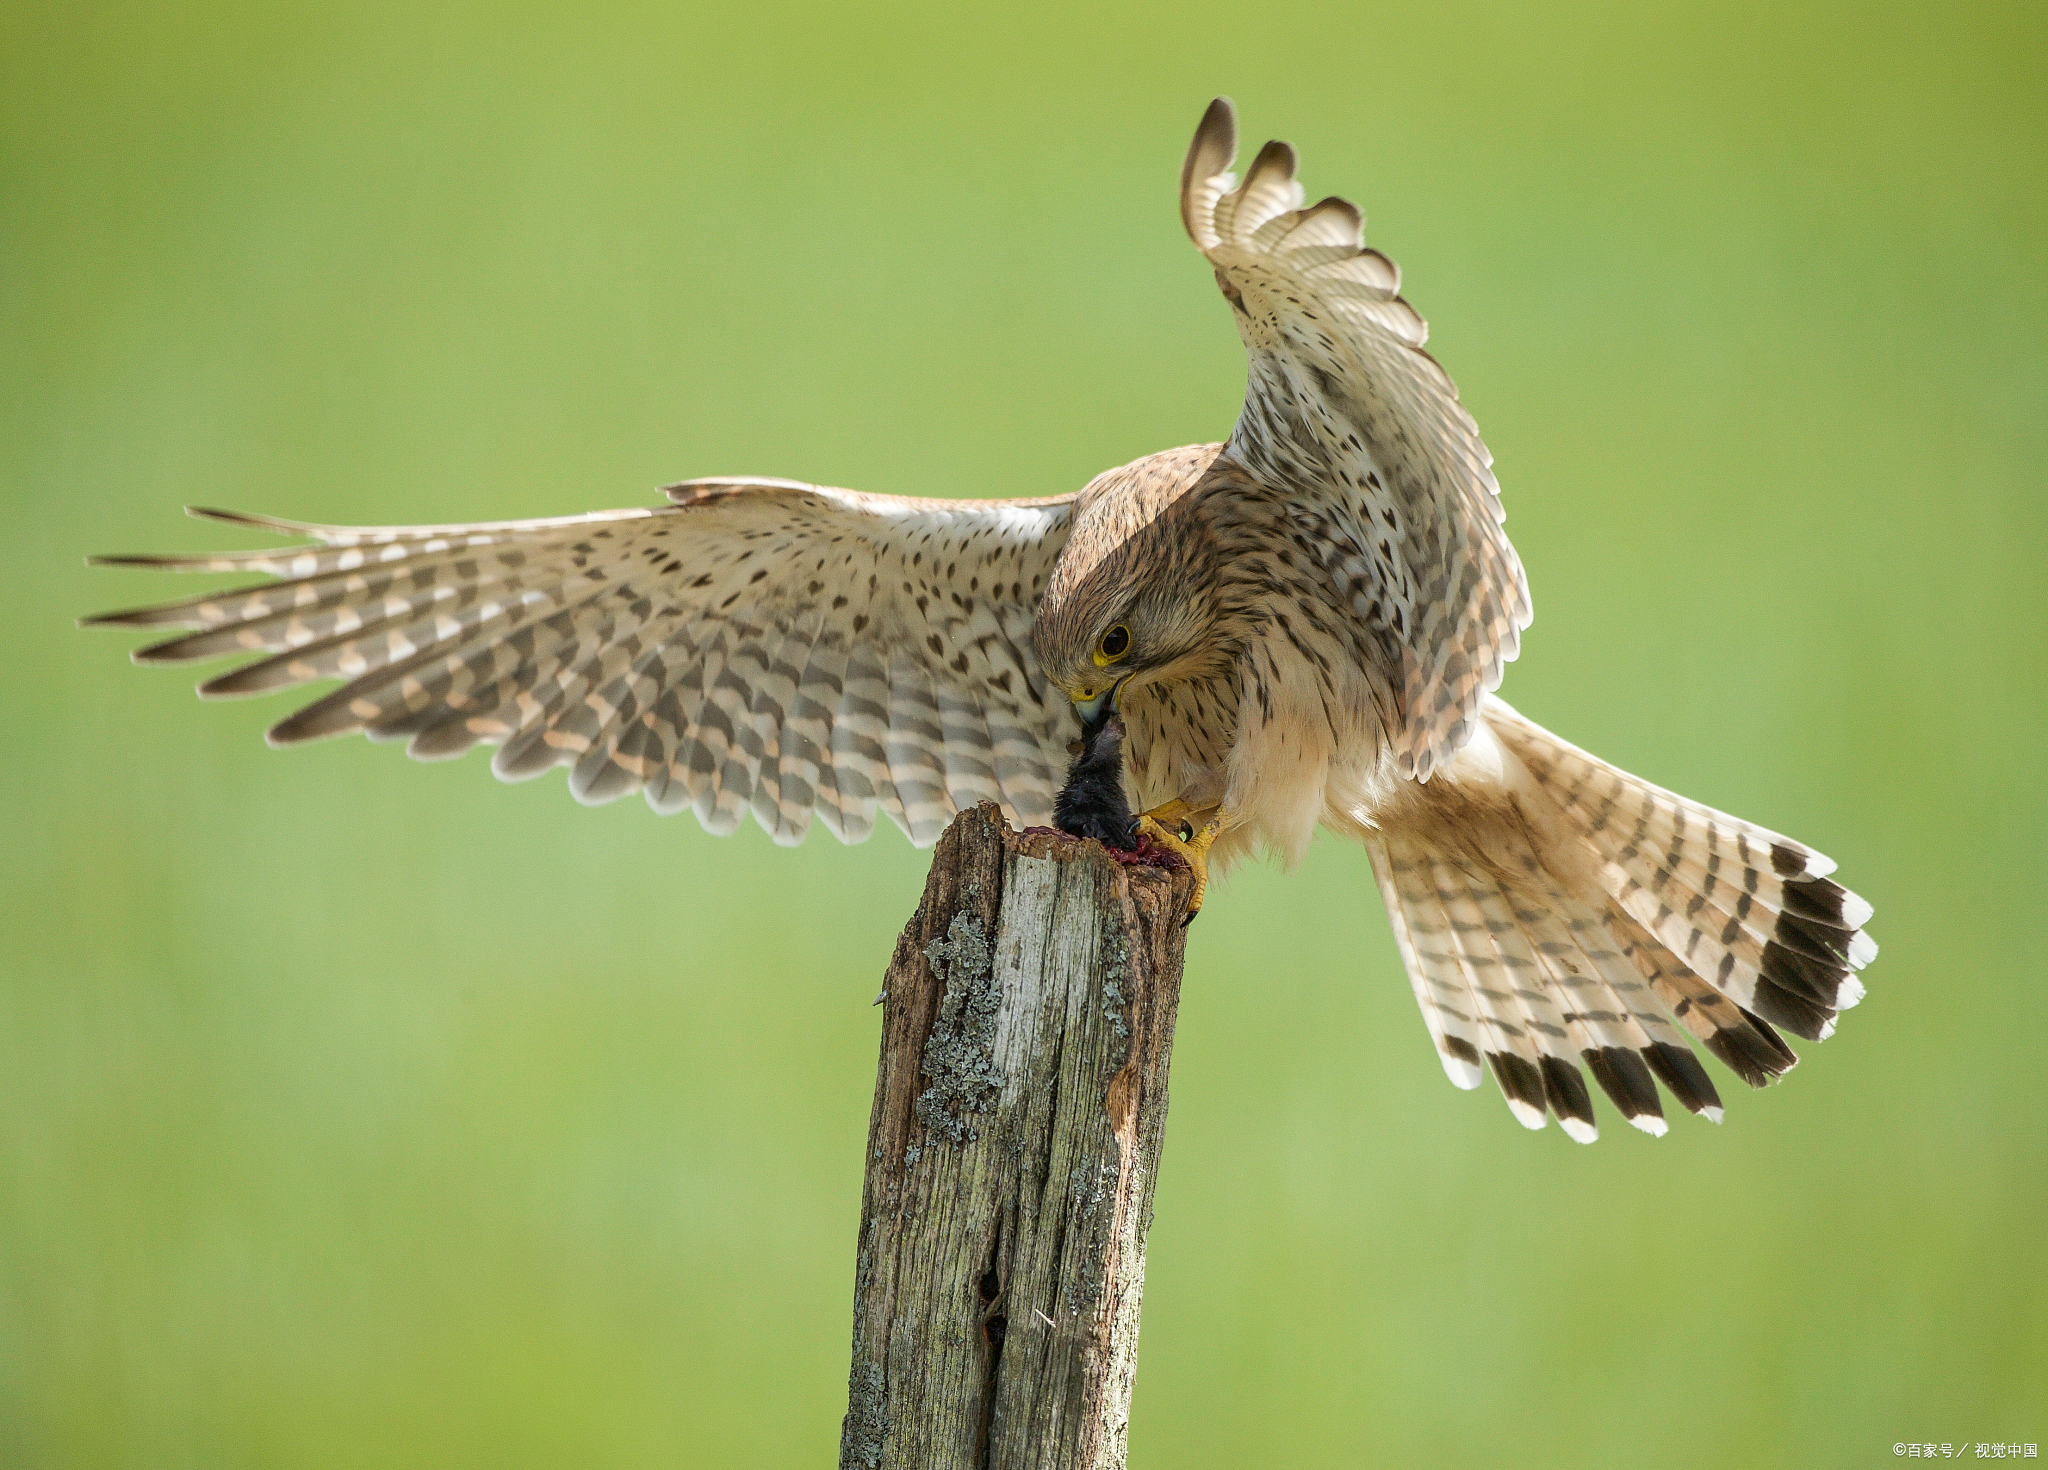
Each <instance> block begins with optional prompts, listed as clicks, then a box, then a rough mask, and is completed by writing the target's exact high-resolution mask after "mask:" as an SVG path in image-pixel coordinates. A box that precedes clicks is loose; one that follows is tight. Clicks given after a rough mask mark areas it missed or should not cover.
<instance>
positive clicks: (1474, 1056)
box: [1365, 835, 1486, 1092]
mask: <svg viewBox="0 0 2048 1470" xmlns="http://www.w3.org/2000/svg"><path fill="white" fill-rule="evenodd" d="M1365 846H1366V852H1367V853H1368V855H1370V857H1371V858H1372V869H1373V876H1374V877H1375V878H1376V879H1378V881H1379V887H1380V897H1381V898H1382V899H1383V900H1385V902H1386V905H1387V914H1388V916H1389V918H1390V919H1391V920H1392V921H1393V929H1394V943H1395V945H1396V947H1398V948H1399V949H1400V951H1401V961H1402V964H1403V966H1404V967H1405V968H1406V969H1407V971H1408V983H1409V986H1410V988H1411V989H1413V990H1414V992H1415V1004H1416V1005H1417V1006H1418V1007H1419V1008H1420V1009H1421V1011H1422V1023H1423V1025H1424V1026H1426V1027H1428V1028H1429V1039H1430V1040H1431V1041H1433V1042H1435V1043H1436V1054H1437V1060H1438V1061H1440V1062H1442V1063H1443V1068H1444V1074H1445V1075H1446V1076H1448V1077H1449V1078H1450V1079H1451V1085H1452V1086H1454V1087H1458V1088H1461V1089H1463V1090H1465V1091H1467V1092H1469V1091H1471V1090H1472V1089H1473V1088H1475V1087H1477V1086H1478V1085H1479V1083H1480V1080H1481V1079H1482V1078H1483V1077H1484V1076H1485V1075H1486V1074H1485V1072H1484V1070H1482V1067H1483V1064H1482V1059H1481V1051H1480V1034H1479V1018H1478V1015H1477V1013H1476V1012H1475V1011H1474V1010H1473V1009H1472V1003H1471V997H1470V995H1469V993H1468V991H1467V989H1466V985H1465V976H1464V972H1463V971H1462V970H1461V969H1460V968H1459V967H1458V965H1457V963H1456V962H1455V961H1454V960H1452V959H1450V958H1449V956H1448V955H1446V954H1445V953H1444V951H1443V950H1442V948H1441V947H1440V946H1439V945H1437V944H1436V943H1435V942H1434V936H1433V935H1425V934H1424V933H1423V932H1422V931H1421V927H1420V926H1421V925H1422V923H1423V922H1424V921H1425V917H1426V913H1427V908H1428V904H1427V900H1426V899H1425V898H1424V896H1423V893H1422V888H1421V878H1420V877H1419V875H1418V874H1417V871H1416V868H1415V865H1414V863H1413V862H1412V861H1410V859H1409V857H1408V855H1407V852H1406V851H1405V849H1404V850H1403V851H1402V852H1401V853H1399V854H1398V855H1397V854H1396V853H1395V852H1394V851H1393V850H1392V848H1390V847H1389V845H1388V843H1387V842H1386V841H1385V840H1384V839H1383V838H1381V837H1378V836H1375V835H1367V837H1366V839H1365Z"/></svg>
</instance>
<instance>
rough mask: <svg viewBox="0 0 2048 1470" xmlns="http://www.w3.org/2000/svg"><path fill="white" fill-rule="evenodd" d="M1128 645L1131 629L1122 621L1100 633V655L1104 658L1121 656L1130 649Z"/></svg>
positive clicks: (1129, 643) (1129, 644)
mask: <svg viewBox="0 0 2048 1470" xmlns="http://www.w3.org/2000/svg"><path fill="white" fill-rule="evenodd" d="M1130 647H1131V630H1130V629H1129V628H1126V627H1125V626H1124V625H1123V624H1122V623H1118V624H1117V625H1116V626H1115V627H1114V628H1111V629H1110V630H1109V631H1108V632H1107V633H1104V634H1103V635H1102V656H1103V657H1104V658H1122V657H1123V656H1124V655H1125V654H1126V653H1127V652H1129V651H1130Z"/></svg>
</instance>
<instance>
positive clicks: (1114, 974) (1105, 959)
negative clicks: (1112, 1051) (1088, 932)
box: [1102, 928, 1131, 1042]
mask: <svg viewBox="0 0 2048 1470" xmlns="http://www.w3.org/2000/svg"><path fill="white" fill-rule="evenodd" d="M1130 967H1131V942H1130V940H1129V939H1127V938H1126V937H1125V936H1124V934H1123V932H1122V931H1121V930H1119V929H1114V928H1106V929H1104V930H1103V933H1102V1013H1103V1015H1105V1016H1106V1017H1108V1018H1109V1024H1110V1026H1111V1028H1112V1029H1114V1030H1115V1032H1116V1039H1117V1040H1118V1041H1126V1042H1127V1041H1129V1040H1130V1039H1131V1028H1130V1024H1129V1023H1128V1022H1127V1021H1125V1020H1124V1012H1125V1011H1127V1010H1129V1009H1130V1006H1131V1002H1130V998H1129V997H1128V996H1126V995H1125V994H1124V977H1125V976H1126V975H1128V974H1129V973H1130Z"/></svg>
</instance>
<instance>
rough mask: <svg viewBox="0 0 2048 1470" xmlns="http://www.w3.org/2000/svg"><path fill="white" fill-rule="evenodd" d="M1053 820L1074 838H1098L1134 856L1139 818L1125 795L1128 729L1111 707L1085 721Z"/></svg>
mask: <svg viewBox="0 0 2048 1470" xmlns="http://www.w3.org/2000/svg"><path fill="white" fill-rule="evenodd" d="M1052 821H1053V825H1054V826H1055V827H1058V828H1059V829H1060V831H1062V832H1065V833H1066V834H1067V835H1068V836H1070V837H1093V838H1094V839H1095V840H1096V841H1097V842H1099V843H1101V844H1102V845H1103V846H1104V847H1108V848H1113V849H1115V850H1117V851H1119V852H1135V851H1136V850H1137V847H1138V819H1137V817H1135V816H1134V815H1132V813H1131V802H1130V798H1129V797H1128V796H1126V795H1125V794H1124V726H1123V721H1121V720H1119V719H1118V718H1117V717H1116V712H1115V711H1114V710H1113V709H1110V708H1109V707H1107V706H1104V708H1103V709H1102V710H1100V711H1099V712H1098V713H1097V714H1096V716H1095V718H1094V719H1092V720H1084V721H1083V723H1082V726H1081V741H1080V744H1079V746H1078V747H1076V750H1075V754H1074V763H1073V764H1072V765H1071V766H1069V767H1067V784H1066V785H1064V786H1062V787H1061V788H1060V794H1059V795H1058V796H1056V797H1054V798H1053V804H1052Z"/></svg>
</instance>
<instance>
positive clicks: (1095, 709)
mask: <svg viewBox="0 0 2048 1470" xmlns="http://www.w3.org/2000/svg"><path fill="white" fill-rule="evenodd" d="M1130 677H1131V676H1130V675H1129V674H1126V675H1124V676H1123V678H1121V679H1118V680H1117V681H1116V682H1115V683H1113V684H1108V685H1105V686H1104V687H1103V688H1101V689H1099V690H1097V691H1096V693H1095V697H1094V698H1092V699H1076V700H1074V713H1075V714H1077V715H1079V716H1080V717H1081V724H1082V726H1083V728H1085V729H1090V730H1092V729H1094V728H1095V727H1096V726H1097V725H1098V724H1100V723H1101V722H1102V716H1103V712H1104V711H1105V710H1113V709H1115V708H1116V696H1117V691H1118V690H1120V689H1122V688H1123V687H1124V685H1125V684H1126V683H1128V682H1129V680H1130Z"/></svg>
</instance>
